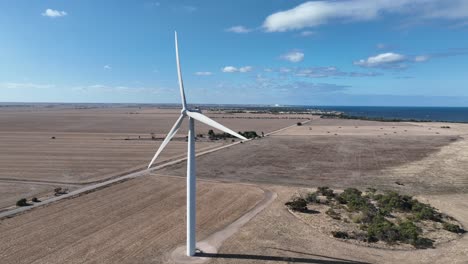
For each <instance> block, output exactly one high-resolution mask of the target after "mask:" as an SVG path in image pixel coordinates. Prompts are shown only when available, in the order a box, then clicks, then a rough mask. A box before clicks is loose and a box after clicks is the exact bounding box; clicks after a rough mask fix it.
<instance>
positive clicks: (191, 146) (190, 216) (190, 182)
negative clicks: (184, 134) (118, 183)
mask: <svg viewBox="0 0 468 264" xmlns="http://www.w3.org/2000/svg"><path fill="white" fill-rule="evenodd" d="M175 51H176V61H177V75H178V77H179V88H180V97H181V99H182V110H181V111H180V116H179V118H178V119H177V121H176V122H175V124H174V126H173V127H172V128H171V130H170V131H169V133H168V134H167V136H166V138H165V139H164V141H163V142H162V144H161V146H160V147H159V149H158V151H156V154H155V155H154V157H153V159H152V160H151V162H150V164H149V165H148V169H149V168H150V167H151V165H152V164H153V163H154V161H155V160H156V158H157V157H158V156H159V154H160V153H161V152H162V150H163V149H164V148H165V147H166V145H167V144H168V143H169V141H171V139H172V138H173V137H174V135H175V134H176V133H177V130H178V129H179V127H180V125H181V124H182V121H183V120H184V118H185V117H188V119H189V131H188V148H187V256H194V255H195V250H196V238H195V221H196V203H195V202H196V171H195V120H197V121H200V122H202V123H204V124H206V125H209V126H211V127H214V128H216V129H219V130H221V131H224V132H226V133H228V134H231V135H233V136H235V137H238V138H240V139H242V140H247V138H245V137H243V136H242V135H239V134H238V133H236V132H234V131H232V130H231V129H229V128H227V127H225V126H223V125H221V124H219V123H218V122H215V121H214V120H212V119H211V118H209V117H207V116H205V115H202V114H201V113H200V111H199V110H197V109H188V108H187V102H186V100H185V92H184V82H183V81H182V71H181V69H180V60H179V47H178V43H177V32H175Z"/></svg>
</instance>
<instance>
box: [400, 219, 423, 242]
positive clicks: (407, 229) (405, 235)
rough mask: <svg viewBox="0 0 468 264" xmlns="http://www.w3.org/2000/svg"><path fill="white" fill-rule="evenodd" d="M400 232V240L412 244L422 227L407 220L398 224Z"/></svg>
mask: <svg viewBox="0 0 468 264" xmlns="http://www.w3.org/2000/svg"><path fill="white" fill-rule="evenodd" d="M398 232H399V233H400V239H399V240H400V241H402V242H406V243H410V244H412V243H414V242H415V241H416V240H417V239H418V238H419V235H420V234H421V229H420V228H418V227H417V226H416V225H415V224H414V223H413V222H411V221H405V222H403V223H401V224H400V225H399V226H398Z"/></svg>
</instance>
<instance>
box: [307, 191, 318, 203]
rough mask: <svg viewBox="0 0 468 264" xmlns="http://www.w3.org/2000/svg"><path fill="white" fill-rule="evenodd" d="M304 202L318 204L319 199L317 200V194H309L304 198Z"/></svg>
mask: <svg viewBox="0 0 468 264" xmlns="http://www.w3.org/2000/svg"><path fill="white" fill-rule="evenodd" d="M305 200H306V202H308V203H319V202H320V201H319V199H318V198H317V193H315V192H310V193H308V194H307V195H306V198H305Z"/></svg>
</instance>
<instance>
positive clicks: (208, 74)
mask: <svg viewBox="0 0 468 264" xmlns="http://www.w3.org/2000/svg"><path fill="white" fill-rule="evenodd" d="M195 75H198V76H210V75H213V73H212V72H209V71H200V72H196V73H195Z"/></svg>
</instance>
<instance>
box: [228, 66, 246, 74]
mask: <svg viewBox="0 0 468 264" xmlns="http://www.w3.org/2000/svg"><path fill="white" fill-rule="evenodd" d="M252 70H253V67H252V66H244V67H239V68H237V67H234V66H226V67H224V68H222V69H221V71H222V72H226V73H232V72H242V73H245V72H250V71H252Z"/></svg>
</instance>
